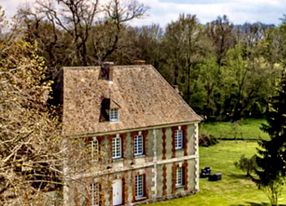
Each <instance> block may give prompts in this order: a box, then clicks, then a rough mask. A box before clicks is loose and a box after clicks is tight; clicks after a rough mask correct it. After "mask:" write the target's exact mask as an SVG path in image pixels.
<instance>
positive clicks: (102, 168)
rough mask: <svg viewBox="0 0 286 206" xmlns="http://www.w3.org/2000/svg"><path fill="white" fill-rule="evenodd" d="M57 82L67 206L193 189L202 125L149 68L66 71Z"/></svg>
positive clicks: (141, 199)
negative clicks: (60, 101) (59, 89)
mask: <svg viewBox="0 0 286 206" xmlns="http://www.w3.org/2000/svg"><path fill="white" fill-rule="evenodd" d="M62 78H63V79H62V82H63V86H62V101H63V102H62V103H63V104H62V106H63V107H62V123H63V124H62V135H63V138H64V140H63V147H64V149H63V150H64V151H66V157H67V158H65V160H64V162H63V171H64V174H63V177H64V183H65V184H64V191H63V194H64V204H65V205H66V206H81V205H82V206H84V205H87V206H89V205H91V206H95V205H101V206H110V205H136V204H141V203H146V202H154V201H159V200H165V199H170V198H176V197H180V196H185V195H189V194H193V193H196V192H197V191H198V190H199V184H198V163H199V156H198V123H199V122H200V121H201V120H202V118H201V117H200V116H198V115H197V114H196V113H195V112H194V111H193V110H192V108H191V107H190V106H189V105H188V104H187V103H186V102H185V101H184V100H183V98H182V97H181V96H180V95H179V93H178V92H176V90H174V88H173V87H172V86H171V85H170V84H169V83H168V82H167V81H166V80H165V79H164V78H163V77H162V76H161V75H160V74H159V72H158V71H157V70H156V69H155V68H154V67H153V66H152V65H128V66H127V65H121V66H119V65H117V66H116V65H111V64H103V65H102V66H97V67H65V68H63V70H62ZM136 145H137V146H136ZM138 145H139V146H138Z"/></svg>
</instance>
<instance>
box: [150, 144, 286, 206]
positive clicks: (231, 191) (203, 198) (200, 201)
mask: <svg viewBox="0 0 286 206" xmlns="http://www.w3.org/2000/svg"><path fill="white" fill-rule="evenodd" d="M256 146H257V144H256V142H249V141H220V143H219V144H217V145H214V146H212V147H201V148H200V167H201V168H203V167H204V166H211V167H212V170H213V172H218V171H220V172H222V174H223V176H222V178H223V179H222V181H218V182H209V181H207V179H200V192H199V193H197V194H196V195H194V196H189V197H184V198H179V199H175V200H172V201H166V202H159V203H156V204H152V205H154V206H159V205H165V206H167V205H169V206H189V205H195V206H197V205H202V206H208V205H209V206H224V205H240V206H244V205H252V206H255V205H256V206H258V205H267V204H266V203H268V199H267V196H266V195H265V193H264V192H263V191H261V190H258V189H257V187H256V185H255V184H254V183H253V182H252V181H251V180H249V179H247V178H245V176H244V173H243V172H241V171H240V170H238V169H236V168H235V167H234V165H233V162H234V161H237V160H238V159H239V158H240V156H241V155H242V154H245V155H246V156H248V157H250V156H251V155H253V154H254V153H255V148H256ZM283 194H284V195H283V196H282V197H281V198H280V201H279V202H280V204H285V205H286V187H285V188H284V191H283Z"/></svg>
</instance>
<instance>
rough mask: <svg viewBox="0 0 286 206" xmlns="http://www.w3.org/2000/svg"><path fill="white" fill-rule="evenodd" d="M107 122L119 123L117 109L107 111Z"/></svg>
mask: <svg viewBox="0 0 286 206" xmlns="http://www.w3.org/2000/svg"><path fill="white" fill-rule="evenodd" d="M109 121H110V122H118V121H119V111H118V109H117V108H111V109H109Z"/></svg>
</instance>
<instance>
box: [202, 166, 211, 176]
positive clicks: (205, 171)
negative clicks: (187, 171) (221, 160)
mask: <svg viewBox="0 0 286 206" xmlns="http://www.w3.org/2000/svg"><path fill="white" fill-rule="evenodd" d="M211 172H212V170H211V168H210V167H205V168H203V169H201V174H200V177H201V178H205V177H208V176H210V175H211Z"/></svg>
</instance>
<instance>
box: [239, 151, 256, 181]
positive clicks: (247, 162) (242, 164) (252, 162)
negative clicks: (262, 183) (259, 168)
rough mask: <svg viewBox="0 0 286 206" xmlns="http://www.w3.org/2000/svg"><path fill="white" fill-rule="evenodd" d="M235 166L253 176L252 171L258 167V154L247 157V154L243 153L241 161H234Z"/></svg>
mask: <svg viewBox="0 0 286 206" xmlns="http://www.w3.org/2000/svg"><path fill="white" fill-rule="evenodd" d="M234 166H235V167H236V168H238V169H240V170H242V171H244V172H246V176H248V177H252V173H254V172H255V169H256V156H255V155H253V156H252V157H251V158H247V157H245V155H241V156H240V159H239V161H236V162H234Z"/></svg>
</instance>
